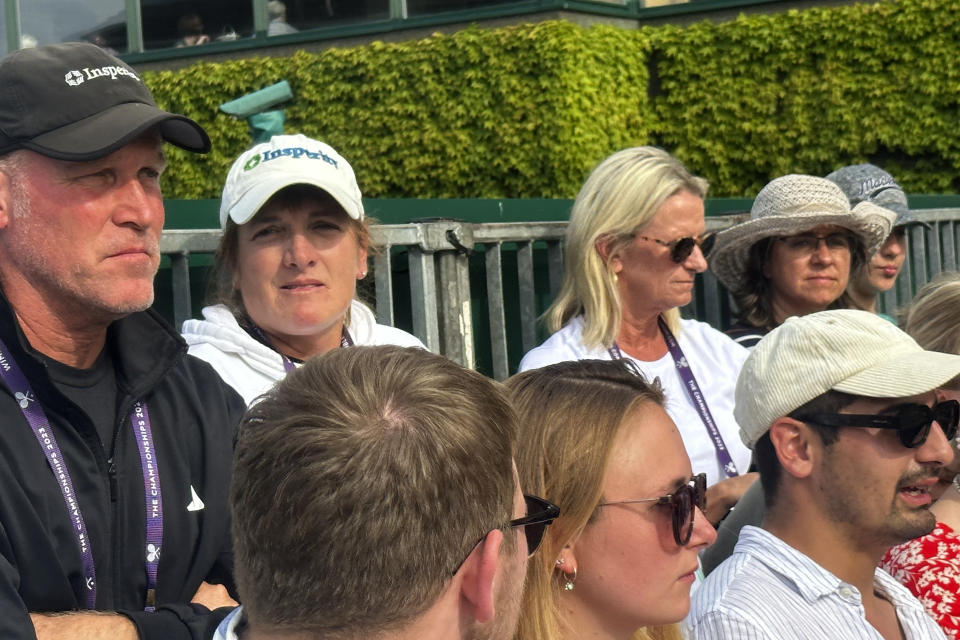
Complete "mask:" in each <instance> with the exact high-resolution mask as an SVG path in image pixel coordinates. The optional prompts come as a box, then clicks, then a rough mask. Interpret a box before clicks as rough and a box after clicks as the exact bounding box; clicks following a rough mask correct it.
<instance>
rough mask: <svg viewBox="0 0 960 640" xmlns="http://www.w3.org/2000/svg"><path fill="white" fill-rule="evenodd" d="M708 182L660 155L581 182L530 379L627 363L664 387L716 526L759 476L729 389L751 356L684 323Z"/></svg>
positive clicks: (704, 244)
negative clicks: (576, 363)
mask: <svg viewBox="0 0 960 640" xmlns="http://www.w3.org/2000/svg"><path fill="white" fill-rule="evenodd" d="M707 187H708V185H707V181H706V180H704V179H703V178H698V177H696V176H694V175H692V174H691V173H690V172H689V171H687V169H686V168H685V167H684V166H683V165H682V164H681V163H680V161H679V160H677V159H676V158H674V157H673V156H671V155H670V154H669V153H667V152H666V151H664V150H663V149H658V148H656V147H634V148H630V149H624V150H622V151H618V152H617V153H615V154H613V155H611V156H610V157H608V158H607V159H606V160H604V161H603V162H601V163H600V165H599V166H597V168H596V169H594V170H593V172H592V173H591V174H590V177H589V178H587V181H586V182H585V183H584V185H583V187H582V188H581V189H580V193H579V194H578V195H577V199H576V201H575V202H574V204H573V210H572V211H571V214H570V224H569V226H568V228H567V236H566V247H565V248H566V261H565V270H564V274H563V284H562V285H561V288H560V292H559V294H558V296H557V299H556V300H555V301H554V303H553V305H552V306H551V307H550V309H548V310H547V313H546V314H545V320H546V324H547V326H548V328H549V329H550V330H551V331H553V332H554V333H553V335H552V336H550V338H549V339H548V340H547V341H546V342H544V343H543V344H542V345H540V346H539V347H537V348H535V349H533V350H531V351H530V352H529V353H527V354H526V355H525V356H524V358H523V360H522V362H521V363H520V370H521V371H526V370H529V369H534V368H536V367H542V366H544V365H547V364H552V363H555V362H563V361H566V360H583V359H588V358H594V359H604V360H608V359H612V360H619V359H624V360H629V361H631V362H633V363H634V364H635V365H636V366H637V367H638V368H639V369H640V370H641V371H642V372H643V373H644V375H645V376H647V378H648V379H650V380H652V379H654V378H659V379H660V381H661V383H662V385H663V390H664V393H665V394H666V396H667V403H666V410H667V413H668V414H669V415H670V417H671V418H672V419H673V421H674V422H675V423H676V424H677V426H678V427H679V429H680V434H681V437H682V438H683V443H684V445H685V446H686V448H687V452H688V453H689V454H690V459H691V461H692V462H693V465H694V466H695V467H697V468H698V469H702V470H703V471H704V472H705V473H706V474H707V484H708V486H709V495H710V500H709V501H708V504H709V507H708V509H709V512H708V513H707V517H708V518H709V519H710V521H711V522H718V521H719V520H720V519H721V518H722V517H723V516H724V515H725V514H726V513H727V510H728V509H729V508H730V507H731V506H732V505H733V504H734V503H735V502H736V501H737V500H738V499H739V498H740V496H741V494H743V492H744V491H745V490H746V488H747V487H748V486H749V485H750V484H751V483H752V482H753V480H754V479H755V478H756V474H748V473H746V472H747V468H748V467H749V465H750V451H749V450H748V449H747V448H746V447H744V446H743V444H742V443H741V442H740V438H739V436H738V435H737V432H738V426H737V423H736V421H735V420H734V419H733V389H734V384H735V382H736V379H737V374H738V373H739V371H740V367H741V366H742V364H743V361H744V359H746V357H747V351H746V350H745V349H743V348H742V347H740V346H739V345H737V344H735V343H734V342H733V341H732V340H731V339H729V338H728V337H727V336H725V335H723V334H722V333H720V332H719V331H717V330H715V329H714V328H713V327H711V326H710V325H708V324H706V323H704V322H697V321H696V320H682V319H681V318H680V311H679V308H680V307H682V306H684V305H686V304H688V303H689V302H690V301H691V299H692V296H693V285H694V280H695V277H696V275H697V274H698V273H702V272H703V271H705V270H706V268H707V261H706V255H705V254H706V253H707V252H708V251H709V241H708V240H707V239H706V238H705V229H706V222H705V219H704V203H703V199H704V197H705V196H706V193H707Z"/></svg>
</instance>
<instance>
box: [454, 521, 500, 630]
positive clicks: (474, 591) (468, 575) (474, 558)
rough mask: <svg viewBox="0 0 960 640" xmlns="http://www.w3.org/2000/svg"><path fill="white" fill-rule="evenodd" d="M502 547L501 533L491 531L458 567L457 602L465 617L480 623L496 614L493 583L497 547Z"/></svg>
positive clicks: (498, 557) (497, 564)
mask: <svg viewBox="0 0 960 640" xmlns="http://www.w3.org/2000/svg"><path fill="white" fill-rule="evenodd" d="M502 545H503V532H502V531H500V530H499V529H494V530H492V531H490V532H489V533H487V535H486V537H484V539H483V540H482V541H481V542H480V544H478V545H477V546H476V547H474V549H473V551H472V552H471V553H470V555H469V556H468V557H467V560H466V561H465V562H464V563H463V566H462V567H460V571H459V572H458V573H462V575H463V580H462V582H461V585H460V594H461V601H462V602H463V603H464V605H465V606H466V607H467V608H468V613H470V614H472V616H473V618H474V619H475V620H476V621H477V622H480V623H486V622H490V621H491V620H493V617H494V615H495V614H496V611H494V608H495V602H496V594H495V582H496V577H497V570H498V569H499V568H500V547H501V546H502Z"/></svg>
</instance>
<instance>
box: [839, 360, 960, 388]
mask: <svg viewBox="0 0 960 640" xmlns="http://www.w3.org/2000/svg"><path fill="white" fill-rule="evenodd" d="M958 375H960V356H958V355H954V354H952V353H939V352H936V351H914V352H912V353H899V354H897V355H895V356H894V357H892V358H891V359H890V360H888V361H887V362H885V363H883V364H879V365H876V366H872V367H870V368H869V369H865V370H864V371H861V372H859V373H857V374H855V375H853V376H850V377H849V378H847V379H846V380H843V381H842V382H840V383H838V384H835V385H834V386H833V387H832V389H833V390H834V391H842V392H844V393H850V394H853V395H857V396H865V397H867V398H907V397H910V396H916V395H920V394H921V393H928V392H930V391H933V390H934V389H936V388H938V387H941V386H943V385H944V384H946V383H947V382H949V381H950V380H952V379H954V378H956V377H957V376H958Z"/></svg>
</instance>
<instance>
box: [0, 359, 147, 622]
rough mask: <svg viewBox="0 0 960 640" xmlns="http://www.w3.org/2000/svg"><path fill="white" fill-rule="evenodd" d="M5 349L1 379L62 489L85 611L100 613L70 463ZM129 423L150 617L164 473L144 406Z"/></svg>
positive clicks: (133, 413) (137, 407)
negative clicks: (136, 456)
mask: <svg viewBox="0 0 960 640" xmlns="http://www.w3.org/2000/svg"><path fill="white" fill-rule="evenodd" d="M9 353H10V352H9V350H8V349H7V345H6V344H4V342H3V341H2V340H0V378H3V381H4V383H6V385H7V387H8V388H9V389H10V391H12V392H13V397H14V399H15V400H16V401H17V404H19V405H20V410H21V411H22V412H23V416H24V417H25V418H26V420H27V422H28V423H29V424H30V429H32V430H33V435H34V436H35V437H36V438H37V442H38V443H39V444H40V448H41V449H42V450H43V454H44V455H45V456H46V458H47V463H48V464H49V465H50V470H51V471H52V472H53V476H54V478H55V479H56V481H57V484H58V485H59V486H60V493H61V494H62V495H63V501H64V503H65V504H66V507H67V513H68V514H69V516H70V522H71V525H72V527H71V528H72V529H73V532H74V535H75V536H76V538H77V545H78V546H79V548H80V561H81V564H82V566H83V579H84V586H85V587H86V590H87V591H86V597H85V602H84V605H85V606H84V608H85V609H94V608H96V603H97V572H96V567H95V566H94V562H93V551H92V549H91V547H90V537H89V535H88V534H87V525H86V522H85V521H84V519H83V512H82V511H81V510H80V505H79V503H78V502H77V494H76V491H74V489H73V481H72V480H71V479H70V471H69V470H68V469H67V463H66V460H64V459H63V453H62V452H61V451H60V445H59V444H57V439H56V437H54V435H53V429H52V428H51V427H50V421H49V420H48V419H47V415H46V413H44V411H43V408H42V407H41V406H40V404H39V403H38V402H37V398H36V396H35V395H34V393H33V389H31V387H30V383H29V382H28V381H27V378H26V376H24V375H23V372H22V371H21V370H20V367H19V366H18V365H17V363H16V361H14V359H13V357H12V356H10V355H8V354H9ZM130 423H131V425H132V427H133V431H134V435H135V438H136V441H137V448H138V449H139V451H140V467H141V470H142V471H143V491H144V510H145V512H146V535H145V537H146V541H145V556H146V560H145V566H146V572H147V597H146V607H145V610H146V611H153V609H154V606H155V604H156V588H157V568H158V566H159V564H160V545H161V543H162V542H163V499H162V494H161V491H160V472H159V469H158V466H157V452H156V449H155V448H154V446H153V432H152V431H151V429H150V415H149V414H148V413H147V406H146V404H144V403H143V402H141V401H137V402H136V403H135V404H134V405H133V410H132V411H131V412H130Z"/></svg>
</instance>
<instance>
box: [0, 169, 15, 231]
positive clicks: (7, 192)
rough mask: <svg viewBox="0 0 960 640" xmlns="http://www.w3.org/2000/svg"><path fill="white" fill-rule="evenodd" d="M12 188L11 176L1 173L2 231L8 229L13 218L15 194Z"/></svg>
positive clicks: (0, 217) (0, 226) (0, 208)
mask: <svg viewBox="0 0 960 640" xmlns="http://www.w3.org/2000/svg"><path fill="white" fill-rule="evenodd" d="M10 186H11V185H10V176H9V175H7V174H6V173H4V172H3V171H0V229H6V228H7V225H8V224H10V218H11V217H12V209H13V193H11V189H10Z"/></svg>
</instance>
